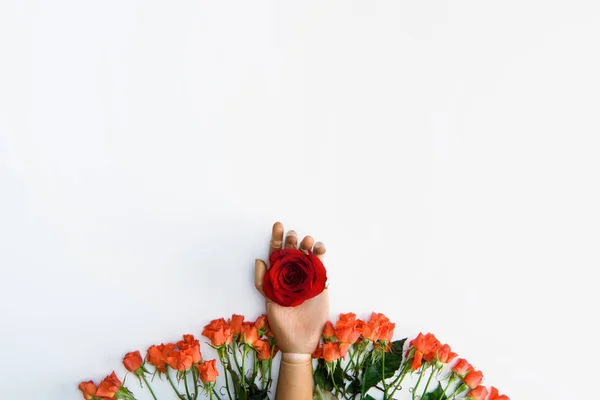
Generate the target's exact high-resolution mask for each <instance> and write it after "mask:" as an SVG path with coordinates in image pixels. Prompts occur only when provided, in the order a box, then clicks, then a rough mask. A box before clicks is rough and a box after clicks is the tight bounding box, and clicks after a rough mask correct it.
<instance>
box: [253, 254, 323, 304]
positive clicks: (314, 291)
mask: <svg viewBox="0 0 600 400" xmlns="http://www.w3.org/2000/svg"><path fill="white" fill-rule="evenodd" d="M269 262H270V264H271V267H270V268H269V269H268V271H267V273H266V274H265V277H264V281H263V290H264V292H265V295H266V296H267V298H269V299H271V300H273V301H274V302H276V303H277V304H279V305H282V306H285V307H294V306H298V305H300V304H302V303H304V301H306V300H308V299H311V298H313V297H315V296H317V295H319V294H320V293H321V292H322V291H323V290H325V282H326V281H327V271H326V270H325V267H324V266H323V263H322V262H321V260H319V258H317V256H315V255H314V254H313V253H312V251H310V250H309V251H308V253H307V254H305V253H303V252H302V251H300V250H297V249H282V250H279V251H275V252H273V253H271V256H270V257H269Z"/></svg>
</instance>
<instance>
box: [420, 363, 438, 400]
mask: <svg viewBox="0 0 600 400" xmlns="http://www.w3.org/2000/svg"><path fill="white" fill-rule="evenodd" d="M437 371H439V369H438V370H436V369H435V368H434V366H433V365H432V366H431V375H429V379H427V385H425V390H423V394H422V395H421V397H425V393H427V389H429V384H430V383H431V378H433V375H435V373H436V372H437Z"/></svg>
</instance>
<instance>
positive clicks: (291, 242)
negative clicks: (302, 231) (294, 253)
mask: <svg viewBox="0 0 600 400" xmlns="http://www.w3.org/2000/svg"><path fill="white" fill-rule="evenodd" d="M297 247H298V234H297V233H296V231H293V230H289V231H288V233H287V235H286V236H285V248H286V249H295V248H297Z"/></svg>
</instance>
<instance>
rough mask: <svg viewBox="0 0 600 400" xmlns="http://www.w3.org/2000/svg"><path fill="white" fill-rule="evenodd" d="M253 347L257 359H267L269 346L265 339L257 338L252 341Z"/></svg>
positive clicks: (269, 355)
mask: <svg viewBox="0 0 600 400" xmlns="http://www.w3.org/2000/svg"><path fill="white" fill-rule="evenodd" d="M254 348H255V349H256V351H257V352H258V359H259V360H268V359H270V358H271V346H269V343H267V342H266V341H265V340H257V341H256V343H254ZM273 356H275V352H273Z"/></svg>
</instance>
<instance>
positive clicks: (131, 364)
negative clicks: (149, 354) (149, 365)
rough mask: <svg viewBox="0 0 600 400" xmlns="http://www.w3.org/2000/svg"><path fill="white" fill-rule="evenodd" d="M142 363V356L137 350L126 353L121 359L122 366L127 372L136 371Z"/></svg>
mask: <svg viewBox="0 0 600 400" xmlns="http://www.w3.org/2000/svg"><path fill="white" fill-rule="evenodd" d="M143 363H144V360H142V356H141V354H140V352H139V351H138V350H136V351H132V352H131V353H127V354H125V357H123V365H124V366H125V368H126V369H127V371H129V372H135V371H137V370H138V369H139V368H140V367H141V366H142V364H143Z"/></svg>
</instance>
